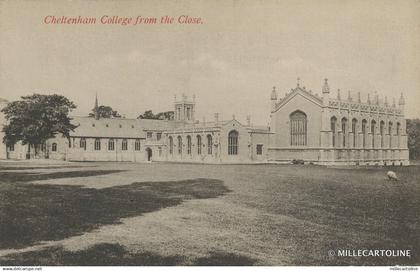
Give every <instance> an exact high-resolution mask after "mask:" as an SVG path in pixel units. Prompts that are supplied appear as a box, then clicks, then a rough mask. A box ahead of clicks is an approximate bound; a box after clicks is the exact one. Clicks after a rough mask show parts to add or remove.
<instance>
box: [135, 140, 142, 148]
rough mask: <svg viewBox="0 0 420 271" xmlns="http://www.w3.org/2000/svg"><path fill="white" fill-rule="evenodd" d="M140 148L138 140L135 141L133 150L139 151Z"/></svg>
mask: <svg viewBox="0 0 420 271" xmlns="http://www.w3.org/2000/svg"><path fill="white" fill-rule="evenodd" d="M140 146H141V145H140V139H136V141H135V142H134V150H136V151H139V150H140Z"/></svg>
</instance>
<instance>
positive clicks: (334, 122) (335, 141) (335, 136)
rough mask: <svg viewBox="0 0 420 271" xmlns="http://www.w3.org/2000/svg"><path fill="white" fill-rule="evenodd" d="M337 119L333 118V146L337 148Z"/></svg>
mask: <svg viewBox="0 0 420 271" xmlns="http://www.w3.org/2000/svg"><path fill="white" fill-rule="evenodd" d="M336 127H337V118H336V117H332V118H331V132H332V146H333V147H335V146H336V145H337V128H336Z"/></svg>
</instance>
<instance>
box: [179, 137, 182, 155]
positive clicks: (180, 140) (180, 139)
mask: <svg viewBox="0 0 420 271" xmlns="http://www.w3.org/2000/svg"><path fill="white" fill-rule="evenodd" d="M178 154H182V137H181V136H178Z"/></svg>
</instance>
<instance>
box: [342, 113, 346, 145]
mask: <svg viewBox="0 0 420 271" xmlns="http://www.w3.org/2000/svg"><path fill="white" fill-rule="evenodd" d="M341 132H342V133H343V147H346V144H347V119H346V118H342V119H341Z"/></svg>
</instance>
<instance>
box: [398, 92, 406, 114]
mask: <svg viewBox="0 0 420 271" xmlns="http://www.w3.org/2000/svg"><path fill="white" fill-rule="evenodd" d="M398 105H399V106H400V109H401V111H402V112H403V113H404V106H405V100H404V96H403V94H402V93H401V96H400V100H399V101H398Z"/></svg>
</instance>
